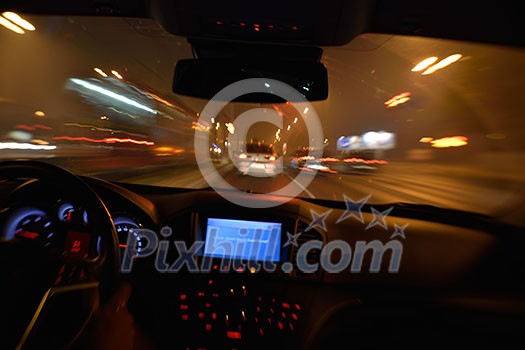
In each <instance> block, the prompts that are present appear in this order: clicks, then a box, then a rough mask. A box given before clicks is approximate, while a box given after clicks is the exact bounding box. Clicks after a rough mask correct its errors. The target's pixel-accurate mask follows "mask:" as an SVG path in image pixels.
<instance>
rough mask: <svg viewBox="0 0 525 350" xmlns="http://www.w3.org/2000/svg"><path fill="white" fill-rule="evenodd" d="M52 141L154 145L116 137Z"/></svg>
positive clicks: (60, 138) (66, 137)
mask: <svg viewBox="0 0 525 350" xmlns="http://www.w3.org/2000/svg"><path fill="white" fill-rule="evenodd" d="M53 140H57V141H58V140H66V141H86V142H94V143H109V144H112V143H133V144H136V145H146V146H153V145H154V144H155V143H154V142H152V141H145V140H134V139H130V138H126V139H121V138H118V137H106V138H103V139H92V138H89V137H71V136H55V137H53Z"/></svg>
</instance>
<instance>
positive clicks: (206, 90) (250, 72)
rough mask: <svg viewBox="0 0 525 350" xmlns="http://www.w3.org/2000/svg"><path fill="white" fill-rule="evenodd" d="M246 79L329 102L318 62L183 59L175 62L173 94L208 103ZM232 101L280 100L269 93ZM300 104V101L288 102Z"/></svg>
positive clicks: (253, 94) (326, 81)
mask: <svg viewBox="0 0 525 350" xmlns="http://www.w3.org/2000/svg"><path fill="white" fill-rule="evenodd" d="M249 78H267V79H275V80H279V81H282V82H283V83H286V84H288V85H290V86H292V87H293V88H295V89H296V90H297V91H299V92H300V93H301V95H303V96H304V98H306V99H307V100H309V101H319V100H325V99H326V98H328V74H327V71H326V68H325V67H324V65H323V64H322V63H319V62H300V61H299V62H297V61H281V60H279V61H268V60H264V61H252V60H249V61H241V60H224V59H186V60H180V61H178V62H177V66H176V68H175V75H174V79H173V92H175V93H177V94H181V95H187V96H192V97H200V98H204V99H208V100H209V99H211V98H213V96H215V94H217V93H218V92H219V91H220V90H222V89H223V88H225V87H226V86H228V85H230V84H232V83H235V82H237V81H239V80H243V79H249ZM235 101H237V102H252V103H278V102H283V100H282V99H281V98H279V97H278V96H276V95H272V94H271V91H269V93H251V94H246V95H243V96H241V97H239V98H238V99H236V100H235ZM290 102H299V101H290Z"/></svg>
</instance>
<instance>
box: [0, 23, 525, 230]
mask: <svg viewBox="0 0 525 350" xmlns="http://www.w3.org/2000/svg"><path fill="white" fill-rule="evenodd" d="M24 17H25V18H26V19H28V20H29V21H30V22H31V23H32V24H33V25H34V27H35V28H36V30H34V31H30V30H26V31H25V34H20V33H16V32H13V31H11V30H9V29H7V28H4V27H0V40H1V42H2V43H3V48H4V49H3V50H2V54H1V55H0V64H1V67H2V70H1V71H0V122H1V124H0V125H1V130H0V158H1V159H2V160H6V159H15V158H25V159H40V160H44V161H47V162H51V163H54V164H58V165H60V166H63V167H65V168H67V169H69V170H71V171H73V172H74V173H76V174H83V175H91V176H95V177H99V178H101V179H107V180H112V181H120V182H129V183H139V184H148V185H155V186H169V187H183V188H204V187H207V186H208V184H207V183H206V181H205V180H204V178H203V177H202V176H201V175H200V172H199V168H198V167H197V165H196V161H195V153H194V135H195V132H196V131H199V130H200V131H202V130H205V131H208V132H209V135H210V154H211V158H212V160H213V161H214V166H215V167H216V168H217V170H218V171H219V173H220V174H221V176H222V177H223V178H224V179H225V180H226V181H227V182H229V183H230V184H232V185H234V186H236V187H237V188H240V189H242V190H250V191H254V192H260V193H266V192H271V191H275V190H276V189H278V188H281V187H284V186H285V185H287V184H288V183H292V182H293V181H294V178H295V177H296V175H297V173H298V172H299V171H301V170H303V169H310V171H312V170H325V171H320V172H318V173H317V175H316V177H315V178H314V180H313V181H312V182H311V184H310V185H309V186H308V188H304V191H302V194H301V196H303V197H307V198H320V199H329V200H336V201H342V200H343V199H344V196H348V197H350V198H352V199H353V200H359V199H361V198H364V197H366V196H369V195H371V199H370V201H369V202H370V203H394V202H408V203H414V204H429V205H434V206H438V207H443V208H449V209H459V210H466V211H470V212H475V213H480V214H487V215H490V216H493V217H497V218H499V219H501V220H503V221H506V222H510V223H514V224H518V225H522V226H523V225H525V224H524V222H523V219H522V218H523V217H524V216H523V214H524V213H523V207H524V205H523V204H524V200H525V195H524V193H525V191H524V179H525V176H524V175H525V174H524V173H525V153H524V146H525V139H524V138H523V136H522V135H523V131H522V130H523V127H524V126H525V125H524V121H523V118H521V117H520V115H521V114H522V106H521V102H522V101H521V99H520V98H519V97H520V94H521V93H522V91H524V88H525V75H524V74H523V62H525V52H524V51H523V50H521V49H515V48H505V47H498V46H493V45H490V46H489V45H482V44H473V43H464V42H457V41H446V40H437V39H426V38H416V37H401V36H390V35H379V34H365V35H361V36H360V37H358V38H356V39H355V40H353V41H352V42H351V43H350V44H348V45H346V46H343V47H326V48H323V50H324V52H323V57H322V62H323V63H324V65H325V66H326V68H327V70H328V75H329V97H328V99H327V100H325V101H319V102H313V103H312V104H311V108H312V109H311V110H310V108H309V107H305V108H302V107H301V108H302V110H301V111H298V110H297V108H295V107H294V106H293V105H292V104H290V103H273V104H272V103H268V104H257V105H255V104H247V103H229V104H227V105H226V106H225V107H224V108H223V109H222V111H221V112H220V113H218V114H217V115H216V116H214V117H213V118H212V120H211V124H202V123H199V114H200V112H201V111H202V110H203V108H204V107H205V106H206V104H207V102H208V101H205V100H201V99H197V98H190V97H186V96H181V95H176V94H174V93H173V92H172V79H173V72H174V66H175V64H176V62H177V61H178V60H180V59H187V58H192V57H193V52H192V49H191V46H190V45H189V44H188V42H187V40H186V39H184V38H180V37H175V36H172V35H170V34H168V33H166V32H165V31H164V30H163V29H162V28H160V27H159V26H158V25H157V24H156V23H155V22H153V21H150V20H143V19H140V20H139V19H122V18H87V17H74V18H73V17H44V16H29V15H27V16H24ZM255 107H257V108H267V109H268V110H272V111H275V112H276V113H277V114H278V115H279V117H280V118H281V119H282V128H281V127H276V126H275V125H273V124H270V123H258V124H254V125H253V126H252V127H251V128H250V129H249V132H248V135H247V137H246V138H245V139H244V140H243V139H242V137H240V136H239V134H238V133H236V130H235V128H234V127H233V124H232V123H233V121H234V120H235V118H236V117H237V116H239V115H240V114H242V113H243V112H246V111H248V110H250V109H252V108H255ZM314 112H316V113H317V116H318V118H319V120H320V122H321V125H322V129H323V130H322V132H323V138H324V139H323V141H322V145H323V147H322V150H321V152H320V154H322V157H317V158H316V157H313V158H315V159H311V158H312V157H309V156H308V151H309V150H311V148H309V139H308V132H307V129H306V127H305V123H304V120H303V118H301V115H300V114H301V113H303V114H308V113H314ZM228 150H229V151H230V152H228ZM240 152H256V153H268V154H270V153H271V154H276V155H277V156H278V157H279V159H281V160H282V169H283V170H282V172H279V173H275V174H274V173H271V174H268V175H271V176H251V177H246V176H245V177H239V176H238V175H239V169H237V168H236V165H235V164H234V162H232V160H231V158H232V157H233V158H235V155H238V154H239V153H240ZM230 155H231V157H230ZM272 159H273V157H272ZM308 161H310V162H308ZM314 163H315V166H312V164H314ZM264 166H267V165H265V164H262V165H261V164H258V165H257V167H258V168H257V170H261V169H264ZM268 166H269V165H268ZM247 169H249V168H247ZM272 169H274V168H272ZM245 173H247V174H248V175H250V174H249V172H248V170H246V172H245Z"/></svg>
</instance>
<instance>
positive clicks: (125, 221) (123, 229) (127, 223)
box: [113, 215, 144, 252]
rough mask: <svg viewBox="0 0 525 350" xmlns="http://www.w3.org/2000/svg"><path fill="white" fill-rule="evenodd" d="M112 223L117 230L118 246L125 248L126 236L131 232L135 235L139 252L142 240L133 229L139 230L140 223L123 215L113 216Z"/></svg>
mask: <svg viewBox="0 0 525 350" xmlns="http://www.w3.org/2000/svg"><path fill="white" fill-rule="evenodd" d="M113 223H114V224H115V229H116V230H117V236H118V240H119V247H120V248H122V249H125V248H126V244H127V241H128V236H129V235H130V234H132V235H135V239H136V241H137V243H136V248H137V252H140V251H141V249H142V247H143V243H144V242H143V241H142V239H141V238H140V236H139V235H138V234H137V232H136V231H135V232H134V230H139V229H140V228H141V225H140V224H139V223H138V222H136V221H135V220H133V219H131V218H129V217H127V216H123V215H121V216H117V217H116V218H114V219H113Z"/></svg>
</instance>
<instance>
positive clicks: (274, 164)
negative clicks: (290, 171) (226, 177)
mask: <svg viewBox="0 0 525 350" xmlns="http://www.w3.org/2000/svg"><path fill="white" fill-rule="evenodd" d="M237 157H238V158H237V167H238V169H239V171H240V173H241V174H242V175H252V176H260V177H267V176H275V175H277V174H278V173H280V172H281V168H282V165H280V162H281V160H280V159H279V156H278V155H277V153H275V152H274V150H273V147H272V146H271V145H267V144H264V143H261V142H257V143H248V144H247V145H246V151H245V152H240V153H239V155H238V156H237Z"/></svg>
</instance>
